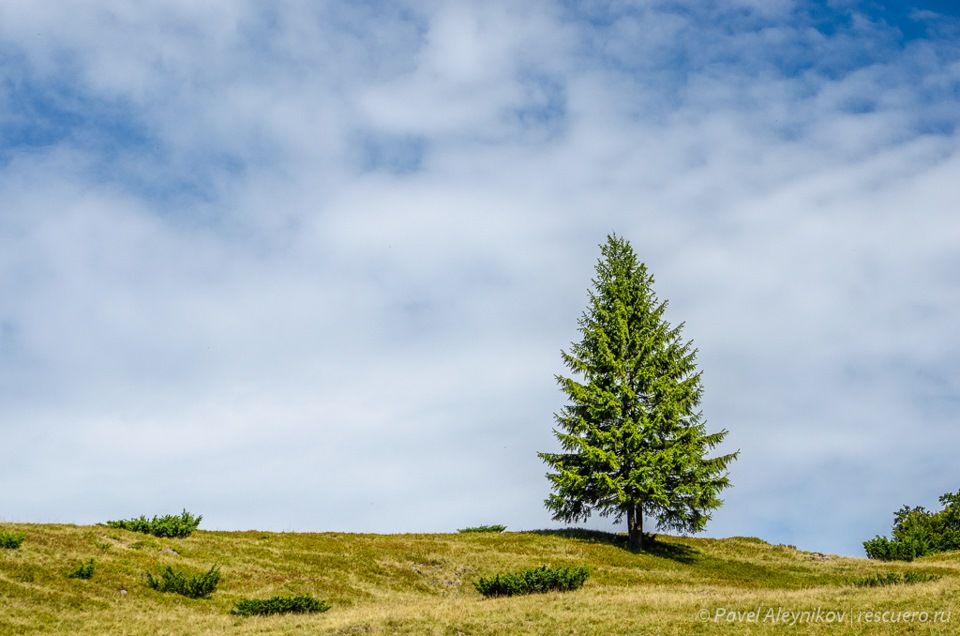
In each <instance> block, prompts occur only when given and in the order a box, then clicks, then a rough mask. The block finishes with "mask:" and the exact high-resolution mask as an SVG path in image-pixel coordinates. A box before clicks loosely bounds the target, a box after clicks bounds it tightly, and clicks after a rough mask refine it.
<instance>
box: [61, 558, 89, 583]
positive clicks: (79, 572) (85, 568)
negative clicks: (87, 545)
mask: <svg viewBox="0 0 960 636" xmlns="http://www.w3.org/2000/svg"><path fill="white" fill-rule="evenodd" d="M94 567H95V563H94V560H93V559H90V560H89V561H87V562H85V563H81V564H80V565H78V566H77V567H76V568H75V569H74V570H73V571H71V572H70V573H69V574H67V576H68V577H69V578H71V579H92V578H93V570H94Z"/></svg>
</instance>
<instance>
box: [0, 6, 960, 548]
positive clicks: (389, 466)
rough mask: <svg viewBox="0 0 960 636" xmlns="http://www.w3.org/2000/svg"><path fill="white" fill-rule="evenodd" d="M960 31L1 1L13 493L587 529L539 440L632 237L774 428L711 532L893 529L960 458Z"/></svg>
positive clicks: (37, 499) (748, 461)
mask: <svg viewBox="0 0 960 636" xmlns="http://www.w3.org/2000/svg"><path fill="white" fill-rule="evenodd" d="M947 4H949V3H947ZM958 24H960V21H958V17H957V15H956V12H955V11H954V12H953V14H951V13H950V11H949V7H944V6H937V5H936V3H933V2H928V3H917V4H915V5H914V6H913V7H912V10H911V11H908V12H907V11H905V12H903V13H897V14H896V15H894V14H893V13H891V12H890V11H889V10H886V12H883V11H881V10H878V9H876V8H873V7H871V6H867V4H860V3H855V2H830V3H826V4H824V3H813V2H793V1H789V0H782V1H778V2H769V1H768V2H754V1H749V0H740V1H738V2H725V3H720V2H667V1H662V2H661V1H642V2H641V1H638V2H632V3H608V2H590V3H565V2H546V1H544V2H531V3H522V6H519V5H518V4H517V3H508V2H492V3H484V4H483V5H482V6H476V5H475V4H474V3H466V2H452V3H451V2H443V3H439V2H427V1H424V2H410V3H379V2H369V3H348V2H328V3H321V4H319V5H317V4H316V3H310V2H293V1H292V2H285V3H279V4H277V5H274V6H272V7H264V6H261V4H260V3H253V2H248V3H245V2H214V1H210V2H205V3H201V4H200V5H197V4H196V3H159V2H143V3H140V4H138V5H137V7H136V8H131V7H130V6H129V5H127V4H125V3H120V2H110V1H106V0H105V1H102V2H98V3H95V4H94V5H88V4H84V5H83V6H80V5H77V4H76V3H73V2H69V1H67V0H63V1H62V2H46V3H43V4H41V5H34V4H20V3H13V4H10V5H7V6H4V7H2V8H0V61H2V64H0V79H2V81H0V200H2V201H3V205H2V206H0V299H2V301H0V435H2V437H3V440H4V447H5V452H4V461H3V462H2V463H0V484H2V485H3V492H4V494H3V496H2V498H0V516H2V517H3V518H5V519H7V520H19V521H61V522H71V523H93V522H97V521H103V520H105V519H107V518H120V517H126V516H136V515H140V514H157V513H164V512H175V511H179V510H180V509H181V508H183V507H186V508H188V509H189V510H191V511H193V512H195V513H202V514H203V515H204V527H208V528H224V529H245V528H259V529H269V530H317V531H319V530H346V531H371V532H405V531H449V530H452V529H455V528H458V527H464V526H466V525H475V524H480V523H505V524H507V525H508V526H510V528H511V529H531V528H538V527H547V526H550V525H554V522H552V521H551V520H550V519H549V516H548V514H547V513H546V511H545V510H544V508H543V506H542V500H543V499H544V498H545V497H546V495H547V489H548V484H547V481H546V479H544V473H545V466H544V465H543V464H541V463H540V462H539V460H538V459H537V457H536V453H537V451H540V450H547V449H551V448H553V447H554V444H555V442H554V440H553V437H552V435H551V428H552V425H553V422H552V413H553V412H555V411H557V410H558V409H559V408H560V407H561V406H562V402H561V400H562V395H561V393H560V392H559V391H558V390H557V388H556V386H555V383H554V380H553V375H554V374H555V373H558V372H561V371H562V368H561V365H560V356H559V351H560V349H561V348H565V347H567V346H568V345H569V343H570V342H571V341H572V340H574V339H576V338H577V332H576V320H577V317H578V316H579V315H580V312H581V311H582V310H583V308H584V306H585V303H586V290H587V287H588V286H589V284H590V278H591V276H592V274H593V266H594V264H595V262H596V259H597V257H598V255H599V250H598V248H597V244H598V243H600V242H602V241H603V240H604V237H605V236H606V234H607V233H609V232H613V231H615V232H617V233H618V234H621V235H623V236H625V237H626V238H628V239H629V240H630V241H631V242H632V243H633V246H634V248H635V249H636V250H637V252H638V254H639V255H640V257H641V259H642V260H644V261H645V262H646V263H647V265H648V266H649V267H650V269H651V271H652V272H653V273H654V275H655V276H656V279H657V286H656V289H657V292H658V293H659V295H660V296H661V298H665V299H669V301H670V308H669V312H668V315H669V318H670V320H672V321H673V322H675V323H679V322H685V323H686V326H685V328H684V335H685V336H686V337H688V338H691V339H693V340H694V342H695V344H696V346H697V347H698V349H699V351H700V353H699V361H700V367H701V369H702V370H703V373H704V385H705V391H706V392H705V399H704V404H703V410H704V415H705V417H706V420H707V423H708V428H710V429H711V430H714V429H717V428H727V429H729V431H730V435H729V436H728V438H727V442H726V444H725V448H724V449H723V450H733V449H737V448H739V449H741V451H742V452H741V459H740V460H739V461H738V462H737V463H736V464H735V465H734V466H733V469H732V475H731V477H732V480H733V483H734V488H733V489H731V490H730V491H728V493H727V496H726V505H725V506H724V507H723V508H722V509H721V510H719V511H718V512H717V513H716V514H715V516H714V520H713V522H712V523H711V524H710V525H709V526H708V534H710V535H712V536H727V535H754V536H761V537H763V538H764V539H767V540H769V541H771V542H774V543H779V542H783V543H791V544H796V545H798V546H799V547H802V548H806V549H816V550H820V551H835V552H840V553H845V554H860V553H861V551H860V542H861V541H862V540H864V539H867V538H870V537H872V536H873V535H874V534H877V533H883V532H885V531H887V530H888V529H889V526H890V523H891V521H892V515H891V513H892V511H893V510H895V509H897V508H899V507H900V505H902V504H903V503H910V504H912V505H927V506H932V505H933V504H935V502H936V497H937V496H938V495H940V494H942V493H943V492H947V491H954V490H956V488H958V487H960V485H958V484H957V482H956V479H957V477H956V474H955V471H954V470H953V467H954V465H955V461H954V457H953V455H954V452H953V451H952V450H951V449H952V448H955V447H957V446H958V445H960V429H957V427H956V417H957V413H958V405H960V365H958V363H957V360H960V344H958V341H957V339H956V338H955V337H954V335H953V334H954V331H955V325H956V324H960V297H958V295H957V289H960V280H958V274H957V272H960V249H958V248H960V221H958V219H957V215H956V211H957V210H958V209H960V196H958V195H960V192H958V190H957V188H956V186H955V183H954V182H955V181H956V175H957V174H960V143H958V142H960V139H958V134H957V123H958V119H960V109H958V108H957V106H958V97H960V47H958V45H957V44H956V42H957V39H956V37H955V35H956V33H957V29H958ZM593 525H594V527H608V526H606V525H604V522H603V521H602V520H598V521H596V522H595V523H594V524H593Z"/></svg>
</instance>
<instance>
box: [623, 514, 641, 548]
mask: <svg viewBox="0 0 960 636" xmlns="http://www.w3.org/2000/svg"><path fill="white" fill-rule="evenodd" d="M627 534H628V536H629V540H628V545H629V547H630V549H631V550H642V549H643V511H642V510H640V509H639V508H633V509H630V510H628V511H627Z"/></svg>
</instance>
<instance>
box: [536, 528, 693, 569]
mask: <svg viewBox="0 0 960 636" xmlns="http://www.w3.org/2000/svg"><path fill="white" fill-rule="evenodd" d="M529 533H530V534H540V535H546V536H553V537H563V538H566V539H576V540H578V541H585V542H587V543H602V544H605V545H612V546H615V547H617V548H620V549H622V550H626V551H627V552H632V553H634V554H649V555H650V556H655V557H660V558H662V559H670V560H671V561H676V562H678V563H684V564H688V565H689V564H691V563H694V562H696V560H697V556H698V555H699V554H700V553H699V551H697V550H695V549H693V548H691V547H689V546H685V545H681V544H678V543H668V542H666V541H660V540H658V539H657V535H655V534H646V533H645V534H644V535H643V548H641V549H639V550H637V549H634V548H631V547H630V546H629V545H628V541H627V535H626V534H620V533H616V532H603V531H602V530H587V529H585V528H561V529H558V530H530V531H529Z"/></svg>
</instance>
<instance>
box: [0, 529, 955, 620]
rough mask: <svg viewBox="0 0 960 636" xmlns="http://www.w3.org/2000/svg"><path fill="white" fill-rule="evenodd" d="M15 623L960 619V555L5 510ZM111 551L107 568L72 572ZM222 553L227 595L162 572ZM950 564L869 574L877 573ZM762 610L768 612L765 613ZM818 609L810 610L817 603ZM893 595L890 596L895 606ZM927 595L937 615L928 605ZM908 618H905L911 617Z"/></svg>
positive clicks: (8, 590) (215, 559)
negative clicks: (528, 572)
mask: <svg viewBox="0 0 960 636" xmlns="http://www.w3.org/2000/svg"><path fill="white" fill-rule="evenodd" d="M0 531H5V532H22V533H24V534H26V540H25V541H24V542H23V544H22V545H21V546H20V547H19V548H17V549H0V634H4V635H5V634H25V633H29V634H32V633H50V634H66V633H71V634H98V635H99V634H130V635H134V634H304V633H307V634H343V635H346V634H418V635H419V634H438V635H439V634H443V635H457V634H470V635H486V634H544V635H547V634H549V635H551V636H556V635H557V634H579V635H591V634H595V635H600V634H602V635H604V636H608V635H611V634H624V635H627V634H629V635H631V636H667V635H680V634H729V633H737V634H774V633H776V634H780V633H802V634H831V635H834V634H837V635H839V634H903V633H916V634H957V633H960V555H958V554H957V553H951V554H947V555H941V556H940V557H937V558H927V559H922V560H919V561H917V562H915V563H911V564H902V563H900V564H884V563H877V562H872V561H867V560H865V559H852V558H843V557H833V556H827V555H821V554H818V553H809V552H803V551H799V550H796V549H794V548H792V547H787V546H773V545H770V544H767V543H765V542H763V541H761V540H759V539H751V538H731V539H719V540H718V539H695V538H683V537H667V536H661V537H659V538H658V540H657V541H656V542H654V543H652V544H651V546H650V548H649V550H647V551H645V552H641V553H631V552H629V551H627V550H626V549H625V548H624V547H623V543H622V542H623V539H622V538H621V537H618V536H617V535H612V534H605V533H595V532H576V531H570V532H565V531H556V532H522V533H509V532H508V533H504V534H431V535H361V534H338V533H323V534H303V533H296V534H294V533H269V532H253V531H251V532H205V531H197V532H195V533H194V534H193V535H192V536H190V537H188V538H184V539H158V538H155V537H151V536H147V535H142V534H136V533H133V532H128V531H123V530H114V529H110V528H104V527H96V526H93V527H84V526H68V525H34V524H9V523H7V524H0ZM91 558H93V559H95V561H96V569H95V574H94V576H93V578H92V579H90V580H82V579H72V578H68V577H67V576H66V575H67V573H68V572H70V571H71V570H72V569H74V568H75V567H76V566H77V565H78V564H79V563H81V562H84V561H88V560H89V559H91ZM214 563H217V564H219V565H220V566H221V572H222V574H223V579H222V582H221V583H220V586H219V588H218V589H217V591H216V593H214V594H213V596H212V597H211V598H209V599H206V600H192V599H188V598H184V597H181V596H177V595H173V594H161V593H159V592H156V591H154V590H152V589H149V588H148V587H147V586H146V584H145V572H147V571H150V572H153V573H157V572H159V570H160V568H161V567H163V566H165V565H172V566H174V567H177V568H184V569H187V570H192V571H196V572H200V571H206V570H208V569H209V568H210V567H211V566H212V565H213V564H214ZM541 564H548V565H587V566H589V567H590V569H591V575H590V577H589V578H588V579H587V582H586V584H585V585H584V587H583V588H582V589H581V590H579V591H575V592H568V593H562V594H561V593H553V594H545V595H534V596H525V597H512V598H499V599H485V598H483V597H482V596H480V594H479V593H477V592H476V590H475V589H474V587H473V582H474V581H476V580H477V578H478V577H480V576H487V575H492V574H495V573H497V572H502V571H515V570H521V569H525V568H529V567H535V566H539V565H541ZM886 572H923V573H927V574H931V575H936V576H939V577H940V578H939V579H938V580H934V581H930V582H924V583H915V584H909V585H906V584H904V585H895V586H886V587H857V586H856V585H854V583H855V582H857V581H862V580H863V579H864V578H865V577H868V576H871V575H873V574H876V573H886ZM278 594H279V595H296V594H311V595H313V596H316V597H317V598H320V599H324V600H327V601H329V602H330V604H331V605H332V609H331V610H330V611H329V612H327V613H324V614H315V615H285V616H273V617H255V618H240V617H236V616H232V615H231V614H230V613H229V612H230V610H231V608H232V607H233V606H234V603H236V602H237V601H238V600H240V599H241V598H243V597H257V598H266V597H270V596H274V595H278ZM750 612H754V614H751V613H750ZM804 612H806V613H804ZM883 612H888V614H886V615H884V614H883ZM922 612H926V614H925V615H924V614H922ZM895 619H899V620H898V622H894V620H895Z"/></svg>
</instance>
